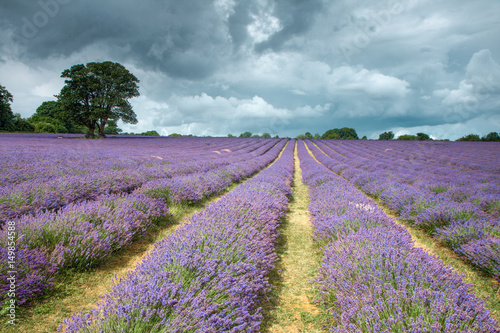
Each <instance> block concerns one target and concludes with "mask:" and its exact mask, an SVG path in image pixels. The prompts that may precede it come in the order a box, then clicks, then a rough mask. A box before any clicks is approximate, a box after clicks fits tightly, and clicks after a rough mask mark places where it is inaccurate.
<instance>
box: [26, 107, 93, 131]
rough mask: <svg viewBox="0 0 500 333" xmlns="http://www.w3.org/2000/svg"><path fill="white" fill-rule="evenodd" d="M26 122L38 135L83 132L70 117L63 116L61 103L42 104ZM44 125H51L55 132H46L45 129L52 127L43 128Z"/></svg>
mask: <svg viewBox="0 0 500 333" xmlns="http://www.w3.org/2000/svg"><path fill="white" fill-rule="evenodd" d="M27 120H28V121H29V122H30V123H31V124H32V125H33V127H34V128H35V132H38V133H40V132H47V133H83V131H84V129H82V127H81V126H79V125H78V124H77V123H76V122H75V121H74V120H73V119H72V118H71V117H68V116H67V115H66V114H65V111H64V107H63V105H62V103H60V102H57V101H47V102H43V103H42V104H41V105H40V106H39V107H38V108H37V109H36V112H35V113H34V114H33V115H32V116H31V117H30V118H28V119H27ZM44 124H51V125H53V127H54V128H55V132H51V131H48V130H47V129H51V128H52V126H45V125H44ZM43 128H45V129H46V130H44V129H43Z"/></svg>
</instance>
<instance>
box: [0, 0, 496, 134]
mask: <svg viewBox="0 0 500 333" xmlns="http://www.w3.org/2000/svg"><path fill="white" fill-rule="evenodd" d="M499 17H500V2H499V1H497V0H477V1H464V0H442V1H431V0H380V1H371V0H349V1H326V0H323V1H322V0H310V1H305V0H303V1H300V0H254V1H244V0H213V1H209V0H186V1H178V0H170V1H169V0H144V1H132V0H107V1H98V0H40V1H34V0H33V1H28V0H6V1H1V2H0V84H2V85H4V86H6V87H7V88H8V90H9V91H10V92H12V93H13V94H14V104H13V109H14V110H15V112H20V113H21V114H22V115H23V116H25V117H27V116H30V115H31V114H32V113H33V112H34V110H35V109H36V107H37V106H39V105H40V103H41V102H43V101H44V100H49V99H53V98H54V97H53V96H54V95H55V94H57V93H58V92H59V91H60V89H61V87H62V85H63V84H64V82H63V80H62V79H61V78H60V77H59V76H60V73H61V72H62V71H63V70H64V69H66V68H69V67H70V66H72V65H74V64H77V63H86V62H90V61H104V60H111V61H117V62H120V63H122V64H123V65H125V66H126V67H127V68H128V69H129V70H131V71H132V72H133V73H134V74H136V76H137V77H138V78H139V79H140V80H141V84H140V89H141V96H140V97H139V98H136V99H133V100H132V104H133V106H134V110H135V111H136V113H137V115H138V119H139V124H138V125H137V126H135V127H134V126H131V125H123V128H124V129H125V131H134V132H140V131H143V130H149V129H156V130H157V131H158V132H161V133H163V134H168V133H171V132H180V133H183V134H190V133H191V134H198V135H225V134H227V133H233V134H238V133H240V132H243V131H246V130H249V131H251V132H254V133H262V132H264V131H265V132H270V133H271V134H273V135H274V134H280V135H290V136H295V135H297V134H300V133H303V132H305V131H309V132H312V133H315V132H320V133H322V132H324V131H326V130H327V129H329V128H333V127H343V126H349V127H354V128H357V129H358V131H359V132H360V134H361V135H365V134H366V135H367V136H369V137H371V138H377V137H378V134H379V133H381V132H383V131H386V130H394V132H398V133H403V132H405V131H406V132H409V133H414V132H416V131H429V132H430V133H429V134H434V136H435V137H440V138H443V137H447V136H449V137H450V138H456V137H459V136H461V135H464V134H468V133H469V132H471V131H472V130H477V131H478V132H480V134H482V135H484V134H487V132H489V131H492V130H495V131H498V128H500V115H499V114H498V110H499V109H500V44H499V43H498V41H497V39H498V38H497V37H496V36H498V35H500V24H499V23H500V21H499V19H498V18H499Z"/></svg>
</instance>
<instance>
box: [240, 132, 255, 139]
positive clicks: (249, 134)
mask: <svg viewBox="0 0 500 333" xmlns="http://www.w3.org/2000/svg"><path fill="white" fill-rule="evenodd" d="M251 137H252V132H244V133H241V134H240V138H251Z"/></svg>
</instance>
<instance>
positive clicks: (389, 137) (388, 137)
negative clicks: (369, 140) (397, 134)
mask: <svg viewBox="0 0 500 333" xmlns="http://www.w3.org/2000/svg"><path fill="white" fill-rule="evenodd" d="M378 139H379V140H392V139H394V133H393V132H392V131H389V132H384V133H382V134H380V135H379V136H378Z"/></svg>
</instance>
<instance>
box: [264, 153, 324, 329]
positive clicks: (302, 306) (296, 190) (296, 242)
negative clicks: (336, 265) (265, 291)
mask: <svg viewBox="0 0 500 333" xmlns="http://www.w3.org/2000/svg"><path fill="white" fill-rule="evenodd" d="M292 191H293V192H292V193H293V197H292V200H291V202H290V206H289V211H288V214H287V216H286V218H285V220H284V222H283V225H282V229H281V230H280V233H281V237H282V240H281V244H280V248H279V249H278V255H279V260H280V261H279V266H278V269H279V270H280V271H281V272H278V276H277V277H276V278H274V279H272V280H274V281H272V283H273V284H275V285H276V289H275V291H274V292H273V295H272V296H271V301H270V302H271V303H272V305H271V309H270V310H269V311H268V313H267V314H266V320H265V321H264V325H263V327H262V331H263V332H270V333H278V332H279V333H294V332H308V333H309V332H310V333H313V332H325V331H326V330H324V329H323V328H322V324H321V320H322V318H323V317H324V311H322V310H321V309H320V308H318V307H317V306H316V305H315V304H314V298H315V290H314V288H313V286H312V285H311V283H310V281H311V280H313V279H314V278H315V277H316V276H317V274H318V267H319V265H320V254H319V251H318V250H317V249H316V248H315V247H314V246H313V241H312V234H313V227H312V225H311V220H310V215H309V212H308V206H309V190H308V188H307V185H305V184H303V183H302V170H301V169H300V161H299V159H298V156H297V149H295V172H294V185H293V188H292Z"/></svg>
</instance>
